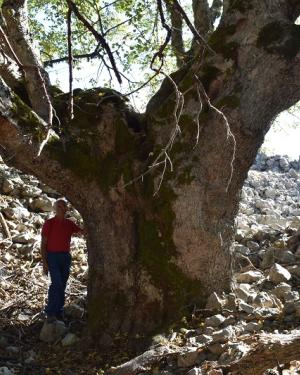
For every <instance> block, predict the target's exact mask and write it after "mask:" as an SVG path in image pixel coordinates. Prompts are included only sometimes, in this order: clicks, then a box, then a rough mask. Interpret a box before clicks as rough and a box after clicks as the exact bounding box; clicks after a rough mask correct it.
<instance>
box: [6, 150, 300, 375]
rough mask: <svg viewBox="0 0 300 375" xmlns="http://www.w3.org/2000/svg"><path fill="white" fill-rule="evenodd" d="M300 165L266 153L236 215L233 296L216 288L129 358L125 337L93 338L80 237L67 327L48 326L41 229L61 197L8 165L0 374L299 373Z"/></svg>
mask: <svg viewBox="0 0 300 375" xmlns="http://www.w3.org/2000/svg"><path fill="white" fill-rule="evenodd" d="M299 170H300V160H299V161H293V162H291V161H289V160H288V159H287V158H285V157H279V156H278V157H273V158H267V157H265V156H264V155H262V154H260V155H259V156H258V158H257V161H256V163H255V165H254V166H253V168H252V170H251V171H250V172H249V176H248V179H247V181H246V183H245V186H244V189H243V192H242V202H241V205H240V212H239V215H238V217H237V234H236V242H235V246H234V286H233V291H232V293H230V294H224V295H216V294H213V295H211V297H210V298H209V301H208V303H207V306H206V309H198V308H197V306H195V308H194V311H193V312H192V313H191V315H190V316H185V317H182V320H181V321H180V322H177V324H175V325H174V327H173V328H172V329H171V330H170V331H169V332H163V333H161V335H157V336H155V337H153V339H152V345H151V346H150V347H149V350H148V351H146V352H144V353H143V354H141V355H139V356H136V357H134V358H133V359H131V360H130V358H132V357H133V353H126V352H123V350H122V347H123V346H122V338H120V337H116V338H115V343H116V344H115V346H114V347H113V348H112V349H111V351H110V352H108V353H103V352H99V351H97V350H96V349H95V348H94V347H93V345H92V344H91V343H90V342H89V341H88V339H87V338H86V325H85V296H86V279H87V262H86V252H85V243H84V239H82V238H75V239H74V241H73V268H72V276H71V278H70V283H69V286H68V290H67V309H66V324H65V325H64V324H63V323H56V324H55V325H51V326H50V325H43V315H42V313H41V311H42V309H43V306H44V303H45V298H46V292H47V287H48V282H49V281H48V279H47V277H46V276H44V275H43V274H42V267H41V264H40V258H39V255H38V252H39V238H40V229H41V225H42V223H43V221H44V220H45V218H46V217H48V216H49V215H50V214H51V210H52V205H53V202H54V200H55V199H56V198H57V197H58V194H57V193H56V192H54V191H53V190H51V189H50V188H48V187H46V186H44V185H43V184H41V183H40V182H39V181H38V180H36V179H35V178H33V177H30V176H27V175H24V174H22V173H20V172H18V171H16V170H14V169H11V168H8V167H7V166H5V165H4V164H3V163H0V194H1V195H0V223H1V225H0V375H1V374H5V375H10V374H66V375H67V374H104V373H107V374H109V373H110V374H115V375H119V374H122V375H130V374H137V375H139V374H140V375H142V374H153V375H175V374H184V375H185V374H188V375H201V374H208V375H219V374H228V373H230V372H232V373H236V374H243V375H247V374H257V375H258V374H284V375H287V374H297V373H298V374H300V362H298V361H300V297H299V292H300V231H299V228H300V179H299V177H300V173H299ZM70 216H71V217H72V218H73V219H74V220H75V221H77V222H80V220H81V218H80V215H79V214H78V212H76V211H75V210H71V212H70ZM118 364H119V365H118ZM278 364H285V368H281V367H280V366H278ZM112 366H116V367H112ZM253 368H256V370H255V371H256V372H253V371H254V370H253ZM267 369H269V370H267ZM271 369H273V370H272V371H273V372H272V371H271ZM251 371H252V372H251Z"/></svg>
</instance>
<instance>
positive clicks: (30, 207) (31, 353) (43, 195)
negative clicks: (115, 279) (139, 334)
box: [0, 162, 88, 375]
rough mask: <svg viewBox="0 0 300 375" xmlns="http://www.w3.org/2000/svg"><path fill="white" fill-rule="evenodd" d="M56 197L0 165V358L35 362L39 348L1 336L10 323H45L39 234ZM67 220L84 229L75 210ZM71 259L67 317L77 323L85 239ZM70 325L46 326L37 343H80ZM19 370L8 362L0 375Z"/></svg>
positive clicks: (83, 286)
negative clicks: (41, 321)
mask: <svg viewBox="0 0 300 375" xmlns="http://www.w3.org/2000/svg"><path fill="white" fill-rule="evenodd" d="M58 197H60V195H59V194H58V193H57V192H55V191H54V190H52V189H51V188H49V187H48V186H45V185H44V184H42V183H40V182H39V181H38V180H37V179H36V178H34V177H32V176H28V175H26V174H23V173H21V172H20V171H17V170H15V169H13V168H9V167H7V166H6V165H5V164H3V163H1V162H0V301H1V304H0V330H1V333H0V356H1V357H3V358H4V357H5V358H10V357H12V358H20V360H22V361H23V360H24V361H25V362H24V363H25V364H30V363H34V362H36V361H37V349H36V348H34V350H33V349H30V350H28V349H27V350H26V349H25V348H24V347H23V345H22V344H20V345H19V344H18V346H16V339H15V338H14V336H13V335H12V334H11V333H10V332H8V333H7V335H6V334H5V332H6V330H7V329H8V327H10V326H12V325H16V326H21V327H22V326H26V325H28V326H29V325H32V324H34V323H36V324H39V321H40V319H41V318H42V319H43V314H42V311H43V308H44V305H45V300H46V298H47V290H48V286H49V282H50V280H49V279H48V277H47V276H45V275H43V271H42V265H41V262H40V254H39V251H40V235H41V228H42V225H43V223H44V221H45V219H47V218H48V217H51V216H52V215H53V203H54V202H55V200H56V199H57V198H58ZM70 218H71V219H72V220H74V221H76V222H77V223H78V224H80V225H82V219H81V216H80V214H79V213H78V212H77V211H76V210H75V209H73V208H72V209H71V210H70ZM72 258H73V262H72V269H71V277H70V280H69V284H68V288H67V291H66V296H67V308H66V316H67V318H68V319H69V321H71V322H78V320H80V319H82V318H83V317H84V314H85V299H86V280H87V272H88V266H87V254H86V246H85V240H84V239H83V238H80V237H75V238H73V240H72ZM74 296H76V300H74ZM74 327H75V328H76V324H75V325H74V324H73V325H72V329H71V331H70V329H69V327H67V326H66V325H65V324H64V323H63V322H56V323H55V324H53V325H47V324H45V325H44V326H43V328H42V330H41V332H40V339H41V340H42V341H44V342H46V343H54V342H56V343H58V342H61V345H63V346H69V345H73V344H74V343H76V342H77V341H78V339H79V338H78V337H77V335H76V334H75V333H74V332H73V331H74ZM16 332H18V331H17V330H16ZM33 339H34V340H36V338H33ZM20 366H22V365H21V364H20V363H16V361H14V362H13V364H11V363H10V361H9V360H8V361H7V365H6V366H2V367H1V366H0V375H1V374H6V375H10V374H14V373H15V372H14V371H13V369H16V368H18V367H20Z"/></svg>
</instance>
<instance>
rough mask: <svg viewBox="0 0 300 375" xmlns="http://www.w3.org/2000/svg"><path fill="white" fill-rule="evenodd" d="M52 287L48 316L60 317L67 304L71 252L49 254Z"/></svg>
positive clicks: (46, 310) (49, 296)
mask: <svg viewBox="0 0 300 375" xmlns="http://www.w3.org/2000/svg"><path fill="white" fill-rule="evenodd" d="M47 261H48V269H49V273H50V278H51V285H50V287H49V291H48V304H47V306H46V308H45V312H46V313H47V315H55V316H60V315H62V313H63V308H64V304H65V290H66V286H67V281H68V278H69V274H70V267H71V254H70V253H69V252H60V253H55V252H47Z"/></svg>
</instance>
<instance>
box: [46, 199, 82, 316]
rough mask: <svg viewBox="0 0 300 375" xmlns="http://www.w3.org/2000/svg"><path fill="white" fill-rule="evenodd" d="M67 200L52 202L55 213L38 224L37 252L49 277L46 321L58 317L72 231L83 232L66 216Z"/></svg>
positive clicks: (68, 267)
mask: <svg viewBox="0 0 300 375" xmlns="http://www.w3.org/2000/svg"><path fill="white" fill-rule="evenodd" d="M67 210H68V206H67V202H66V201H65V200H63V199H58V200H57V201H56V202H55V216H54V217H52V218H51V219H48V220H46V221H45V223H44V225H43V228H42V242H41V256H42V261H43V270H44V273H45V274H46V275H48V272H49V273H50V277H51V285H50V287H49V291H48V303H47V306H46V308H45V312H46V314H47V320H48V321H49V322H52V321H55V320H56V319H62V317H63V307H64V303H65V289H66V285H67V281H68V278H69V274H70V266H71V254H70V243H71V237H72V235H73V234H74V233H84V230H83V229H81V228H80V227H79V226H78V225H77V224H75V223H74V222H73V221H72V220H70V219H67V218H66V212H67Z"/></svg>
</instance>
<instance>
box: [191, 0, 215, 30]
mask: <svg viewBox="0 0 300 375" xmlns="http://www.w3.org/2000/svg"><path fill="white" fill-rule="evenodd" d="M193 13H194V25H195V29H196V30H197V31H198V33H199V34H201V35H203V36H206V35H207V34H208V33H209V32H210V31H211V30H212V27H213V22H212V19H211V14H210V9H209V6H208V2H207V0H193Z"/></svg>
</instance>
